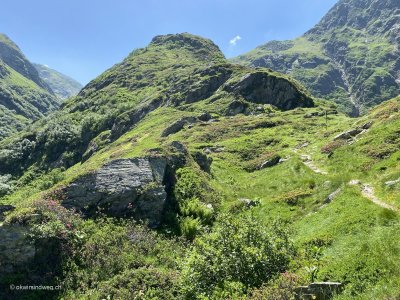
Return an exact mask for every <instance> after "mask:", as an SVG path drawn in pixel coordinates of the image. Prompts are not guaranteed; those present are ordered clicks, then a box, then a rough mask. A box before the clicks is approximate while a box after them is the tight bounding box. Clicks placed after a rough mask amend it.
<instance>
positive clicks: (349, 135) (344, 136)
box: [333, 122, 373, 141]
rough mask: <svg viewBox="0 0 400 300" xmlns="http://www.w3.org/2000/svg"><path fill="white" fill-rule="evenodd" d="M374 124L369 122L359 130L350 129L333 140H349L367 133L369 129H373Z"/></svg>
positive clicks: (358, 128)
mask: <svg viewBox="0 0 400 300" xmlns="http://www.w3.org/2000/svg"><path fill="white" fill-rule="evenodd" d="M372 124H373V122H367V123H365V124H363V125H361V126H359V127H357V128H354V129H350V130H348V131H345V132H342V133H340V134H338V135H337V136H335V137H334V138H333V140H334V141H337V140H348V139H351V138H354V137H356V136H358V135H359V134H361V133H364V132H366V131H367V130H368V129H369V128H371V126H372Z"/></svg>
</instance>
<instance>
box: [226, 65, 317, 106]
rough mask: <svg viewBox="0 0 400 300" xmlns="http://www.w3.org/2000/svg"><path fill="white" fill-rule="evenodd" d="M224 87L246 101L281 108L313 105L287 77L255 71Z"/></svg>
mask: <svg viewBox="0 0 400 300" xmlns="http://www.w3.org/2000/svg"><path fill="white" fill-rule="evenodd" d="M224 89H225V90H226V91H228V92H234V93H236V94H239V95H240V96H242V97H243V98H244V99H245V100H246V101H248V102H251V103H257V104H271V105H274V106H276V107H278V108H279V109H282V110H290V109H294V108H296V107H313V106H314V102H313V100H312V99H311V98H310V97H309V96H307V95H306V94H305V93H303V92H301V91H300V90H299V87H297V86H296V85H295V84H294V83H292V82H290V81H289V80H288V79H285V78H281V77H277V76H275V75H271V74H270V73H268V72H265V71H256V72H253V73H248V74H246V75H244V76H243V77H242V78H241V79H240V80H239V81H237V82H234V83H229V84H226V85H225V87H224Z"/></svg>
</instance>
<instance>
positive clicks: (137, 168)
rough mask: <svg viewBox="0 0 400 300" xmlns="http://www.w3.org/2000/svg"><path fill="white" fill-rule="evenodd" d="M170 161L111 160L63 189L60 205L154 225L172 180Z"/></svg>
mask: <svg viewBox="0 0 400 300" xmlns="http://www.w3.org/2000/svg"><path fill="white" fill-rule="evenodd" d="M169 168H170V164H169V162H168V160H167V159H166V158H163V157H144V158H134V159H119V160H115V161H112V162H110V163H108V164H106V165H104V166H103V167H101V168H100V169H99V170H97V171H96V172H94V173H91V174H88V175H85V176H82V177H80V178H79V179H77V180H76V181H75V182H73V183H71V184H70V185H69V186H67V187H66V188H65V189H64V193H65V200H63V202H62V205H63V206H65V207H67V208H75V209H77V210H79V211H81V212H82V213H84V214H85V215H91V214H93V213H95V212H96V211H97V210H99V209H100V210H101V211H102V212H104V213H106V214H107V215H111V216H116V217H129V216H132V217H135V218H137V219H141V220H145V221H148V222H149V225H150V226H153V227H156V226H158V225H159V224H160V223H161V221H162V216H163V212H164V207H165V204H166V201H167V198H168V195H167V192H168V188H169V185H171V184H172V181H173V180H172V179H171V178H168V176H171V170H170V169H169Z"/></svg>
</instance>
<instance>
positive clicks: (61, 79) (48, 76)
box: [33, 64, 82, 99]
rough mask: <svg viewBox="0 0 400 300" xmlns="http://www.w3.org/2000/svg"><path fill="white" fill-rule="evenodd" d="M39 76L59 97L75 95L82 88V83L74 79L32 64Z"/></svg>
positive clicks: (64, 97)
mask: <svg viewBox="0 0 400 300" xmlns="http://www.w3.org/2000/svg"><path fill="white" fill-rule="evenodd" d="M33 66H34V67H35V68H36V70H37V71H38V72H39V76H40V78H41V79H42V80H43V81H44V82H46V83H47V84H48V85H49V86H50V88H51V89H52V90H53V92H54V94H56V96H57V97H59V98H60V99H66V98H69V97H72V96H75V95H77V94H78V93H79V91H80V90H81V89H82V84H80V83H79V82H77V81H76V80H75V79H73V78H71V77H69V76H67V75H64V74H62V73H60V72H58V71H56V70H53V69H50V68H49V67H47V66H45V65H41V64H33Z"/></svg>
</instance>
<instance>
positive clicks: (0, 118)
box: [0, 34, 59, 140]
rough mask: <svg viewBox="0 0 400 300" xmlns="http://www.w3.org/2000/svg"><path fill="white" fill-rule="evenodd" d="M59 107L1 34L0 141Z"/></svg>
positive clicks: (14, 48) (29, 64) (10, 43)
mask: <svg viewBox="0 0 400 300" xmlns="http://www.w3.org/2000/svg"><path fill="white" fill-rule="evenodd" d="M58 107H59V103H58V101H57V99H56V97H55V96H54V94H53V92H52V90H51V88H50V87H49V86H48V85H47V84H46V83H45V82H44V81H43V80H42V79H41V78H40V77H39V74H38V72H37V71H36V69H35V68H34V67H33V65H32V64H31V63H30V62H29V61H28V60H27V59H26V57H25V56H24V55H23V54H22V52H21V50H20V49H19V48H18V46H17V45H15V44H14V43H13V42H12V41H11V40H10V39H9V38H8V37H7V36H5V35H2V34H0V125H1V126H0V140H1V139H3V138H4V137H7V136H8V135H10V134H11V133H14V132H16V131H19V130H21V129H22V128H24V127H25V126H26V125H27V124H29V123H31V122H32V121H34V120H37V119H39V118H41V117H43V116H44V115H46V114H47V113H48V112H50V111H53V110H55V109H57V108H58Z"/></svg>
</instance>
